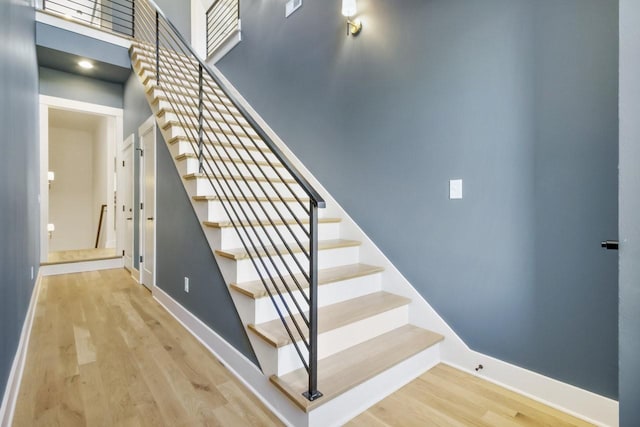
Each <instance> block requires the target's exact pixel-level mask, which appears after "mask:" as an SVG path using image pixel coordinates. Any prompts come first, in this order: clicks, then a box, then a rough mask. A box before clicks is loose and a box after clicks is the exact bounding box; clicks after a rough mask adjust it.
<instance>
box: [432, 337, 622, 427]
mask: <svg viewBox="0 0 640 427" xmlns="http://www.w3.org/2000/svg"><path fill="white" fill-rule="evenodd" d="M452 359H454V358H452ZM464 359H466V363H460V362H465V360H464ZM456 362H457V363H456ZM443 363H446V364H447V365H450V366H453V367H454V368H456V369H460V370H461V371H464V372H467V373H469V374H472V375H474V376H477V377H479V378H482V379H484V380H487V381H489V382H492V383H494V384H496V385H499V386H501V387H504V388H506V389H508V390H511V391H514V392H516V393H518V394H521V395H523V396H525V397H528V398H530V399H533V400H535V401H538V402H540V403H542V404H544V405H547V406H550V407H552V408H555V409H557V410H559V411H562V412H565V413H567V414H569V415H572V416H574V417H576V418H580V419H582V420H584V421H587V422H589V423H591V424H595V425H597V426H602V427H618V402H617V401H616V400H613V399H609V398H607V397H604V396H600V395H598V394H595V393H592V392H590V391H587V390H584V389H581V388H579V387H576V386H573V385H571V384H567V383H563V382H561V381H558V380H555V379H553V378H549V377H546V376H544V375H541V374H538V373H536V372H533V371H529V370H528V369H524V368H521V367H519V366H515V365H512V364H510V363H507V362H504V361H502V360H499V359H496V358H494V357H491V356H487V355H485V354H482V353H478V352H475V351H473V350H470V349H469V350H468V351H467V352H466V353H465V354H461V355H460V357H455V361H452V360H451V359H449V360H446V359H445V360H443ZM459 363H460V364H459ZM470 363H476V364H478V363H479V364H481V365H482V366H483V368H482V370H481V371H479V372H475V370H470V369H469V368H467V366H469V364H470Z"/></svg>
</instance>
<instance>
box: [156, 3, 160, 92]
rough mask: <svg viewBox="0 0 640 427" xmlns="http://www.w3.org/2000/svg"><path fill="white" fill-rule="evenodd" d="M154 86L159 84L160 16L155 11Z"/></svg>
mask: <svg viewBox="0 0 640 427" xmlns="http://www.w3.org/2000/svg"><path fill="white" fill-rule="evenodd" d="M156 86H160V16H159V15H158V11H156Z"/></svg>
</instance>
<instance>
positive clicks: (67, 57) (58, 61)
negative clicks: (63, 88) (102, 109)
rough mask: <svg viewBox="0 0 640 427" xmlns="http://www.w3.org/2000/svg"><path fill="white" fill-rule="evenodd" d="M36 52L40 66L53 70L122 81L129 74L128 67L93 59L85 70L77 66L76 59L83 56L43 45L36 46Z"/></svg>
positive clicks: (115, 81) (114, 81)
mask: <svg viewBox="0 0 640 427" xmlns="http://www.w3.org/2000/svg"><path fill="white" fill-rule="evenodd" d="M36 53H37V55H38V65H39V66H41V67H47V68H53V69H54V70H60V71H66V72H67V73H73V74H78V75H82V76H86V77H91V78H94V79H99V80H104V81H107V82H112V83H124V82H126V81H127V79H128V78H129V75H130V74H131V69H130V68H123V67H120V66H117V65H113V64H108V63H106V62H100V61H95V60H92V62H93V65H94V67H93V68H92V69H90V70H85V69H83V68H80V66H78V61H80V60H82V59H85V58H84V57H82V56H78V55H74V54H72V53H68V52H63V51H61V50H56V49H51V48H48V47H44V46H37V47H36Z"/></svg>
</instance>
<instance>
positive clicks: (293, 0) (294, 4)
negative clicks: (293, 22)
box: [284, 0, 302, 18]
mask: <svg viewBox="0 0 640 427" xmlns="http://www.w3.org/2000/svg"><path fill="white" fill-rule="evenodd" d="M300 6H302V0H289V1H288V2H287V3H286V4H285V5H284V17H285V18H288V17H289V15H291V14H292V13H293V12H295V11H296V10H298V9H299V8H300Z"/></svg>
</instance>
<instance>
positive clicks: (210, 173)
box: [132, 0, 325, 400]
mask: <svg viewBox="0 0 640 427" xmlns="http://www.w3.org/2000/svg"><path fill="white" fill-rule="evenodd" d="M134 10H135V16H134V18H135V19H134V21H135V42H136V46H137V47H138V49H139V51H140V52H142V53H139V55H138V58H134V57H133V50H132V61H136V60H138V61H141V64H144V67H145V69H146V70H147V72H148V78H149V82H150V84H152V85H153V87H154V90H155V91H157V92H156V95H157V96H158V97H159V98H160V99H162V100H163V101H164V102H165V103H166V104H168V105H169V107H168V108H166V109H164V114H165V122H168V123H169V124H172V123H175V124H176V125H179V126H180V128H182V129H183V131H184V136H182V137H178V139H181V140H183V141H186V142H187V143H188V144H189V145H190V147H191V149H192V150H193V153H194V154H195V155H196V156H197V159H198V166H199V174H198V175H197V176H196V179H197V178H200V179H206V182H208V184H209V185H210V186H211V189H212V190H213V193H214V195H215V200H217V201H219V203H220V204H221V206H222V208H223V210H224V212H225V213H226V216H227V218H228V219H229V222H230V223H231V225H232V226H233V228H234V229H235V231H236V232H237V235H238V237H239V240H240V242H241V244H242V247H243V249H244V251H245V252H246V254H247V258H248V259H249V260H250V262H251V264H252V265H253V267H254V268H255V270H256V272H257V274H258V276H259V279H260V281H261V282H262V285H263V286H264V289H265V291H266V293H267V295H268V296H269V298H270V300H271V302H272V303H273V306H274V308H275V310H276V312H277V314H278V317H279V318H280V320H281V321H282V324H283V325H284V328H285V330H286V332H287V335H288V337H289V339H290V340H291V343H292V344H293V346H294V348H295V350H296V352H297V354H298V356H299V358H300V360H301V362H302V365H303V366H304V368H305V369H306V371H307V374H308V387H307V390H306V391H305V392H304V393H303V395H304V396H305V397H306V398H307V399H309V400H315V399H317V398H319V397H320V396H322V393H320V392H319V391H318V387H317V372H318V343H317V339H318V208H324V207H325V202H324V200H323V199H322V197H321V196H320V195H319V194H318V192H317V191H316V190H315V189H314V188H313V187H312V186H311V185H310V184H309V182H308V181H307V180H306V179H305V178H304V177H303V176H302V174H300V172H299V171H298V170H297V169H296V168H295V167H294V166H293V164H292V163H291V162H290V161H289V160H288V159H287V157H286V156H285V155H284V154H283V153H282V151H281V150H280V149H279V148H278V147H277V146H276V144H275V143H274V142H273V141H272V140H271V138H270V137H269V136H268V135H267V133H266V132H265V131H264V129H262V127H261V126H260V125H259V124H258V123H257V122H256V120H255V119H254V118H253V117H252V115H251V114H250V113H249V112H248V111H247V110H246V109H245V108H244V107H243V106H242V104H241V103H240V102H239V101H238V100H237V99H236V98H235V96H234V94H233V92H232V91H231V90H230V88H229V87H227V85H226V84H225V83H224V82H223V81H222V80H221V79H220V78H218V76H217V75H216V74H215V73H214V72H213V71H212V70H211V69H210V68H209V67H208V66H207V65H206V64H205V63H204V62H203V61H202V60H201V59H200V58H199V57H198V55H197V54H196V53H195V52H194V50H193V49H192V47H191V46H190V44H189V43H188V42H186V41H185V39H184V38H183V36H182V35H181V34H180V32H179V31H178V30H177V29H176V28H175V26H174V25H173V24H172V23H171V22H170V21H169V20H168V19H167V18H166V17H165V15H164V14H163V13H162V11H161V10H160V9H159V8H158V7H157V5H156V4H155V3H154V2H153V1H151V0H135V6H134ZM148 84H149V83H148ZM288 217H291V218H292V220H293V223H290V221H288V219H289V218H288ZM267 227H272V232H269V230H268V229H267ZM296 295H297V296H296ZM299 342H301V343H302V345H300V344H299Z"/></svg>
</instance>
